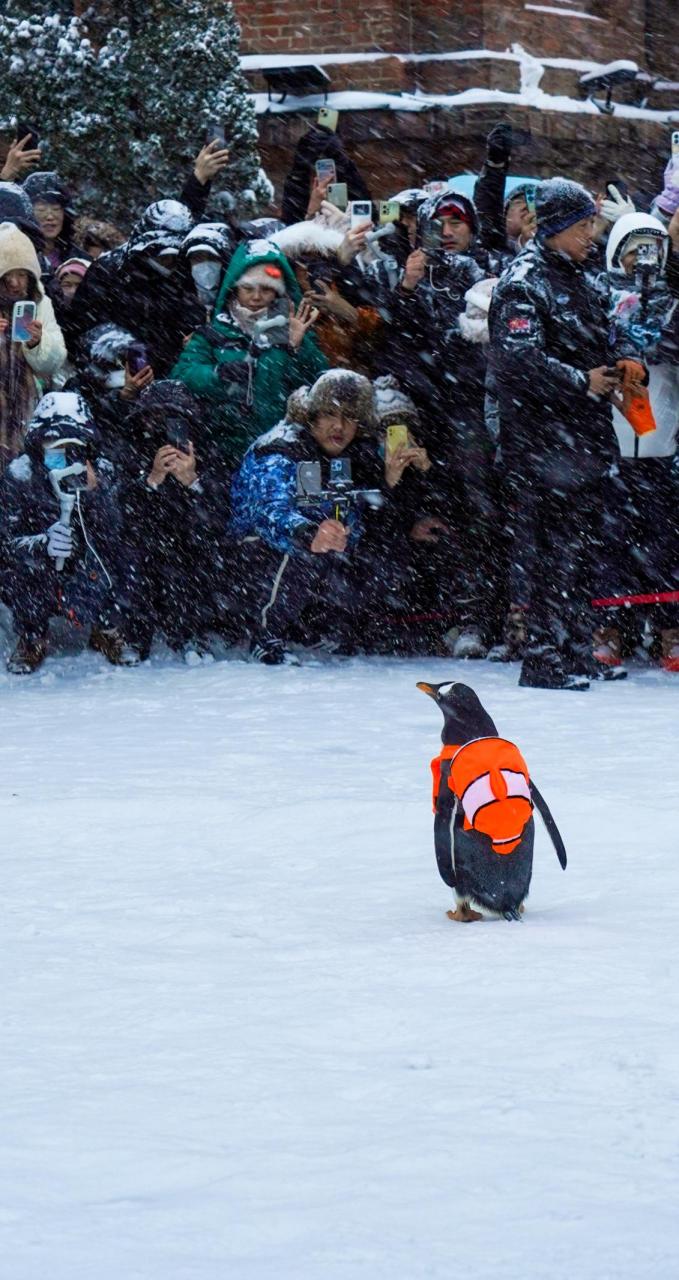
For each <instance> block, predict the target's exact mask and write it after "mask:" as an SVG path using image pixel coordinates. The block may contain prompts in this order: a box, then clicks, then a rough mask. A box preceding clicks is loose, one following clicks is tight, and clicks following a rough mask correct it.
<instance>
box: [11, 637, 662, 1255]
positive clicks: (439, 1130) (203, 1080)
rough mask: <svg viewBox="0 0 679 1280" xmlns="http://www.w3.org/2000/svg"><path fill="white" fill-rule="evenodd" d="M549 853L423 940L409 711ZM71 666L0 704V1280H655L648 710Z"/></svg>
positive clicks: (423, 817)
mask: <svg viewBox="0 0 679 1280" xmlns="http://www.w3.org/2000/svg"><path fill="white" fill-rule="evenodd" d="M451 676H452V677H457V678H459V679H463V680H466V681H468V682H469V683H472V684H473V685H474V686H475V687H476V689H477V690H478V692H479V693H480V694H481V696H482V698H483V699H484V701H485V702H486V704H487V706H488V708H489V710H490V711H491V712H492V714H493V716H494V717H495V718H496V720H497V722H498V726H499V727H500V729H501V731H502V732H503V733H504V734H506V735H507V736H509V737H511V738H514V739H515V740H516V741H518V743H519V744H520V746H521V747H522V749H523V751H524V753H525V755H526V758H527V760H528V763H529V766H530V768H531V771H532V773H533V774H534V776H535V778H536V781H537V782H538V784H539V786H540V787H541V789H542V791H543V793H544V794H545V796H546V798H547V799H548V801H549V803H550V805H551V807H552V810H553V812H554V815H555V817H556V818H557V821H558V822H559V823H560V826H561V829H562V832H563V835H564V837H565V840H566V844H567V847H568V851H569V856H570V865H569V868H568V870H567V872H566V873H565V874H564V873H563V872H562V871H561V869H560V867H559V865H558V862H557V859H556V857H555V855H554V852H553V850H552V848H551V846H550V844H549V843H548V840H547V837H546V835H545V833H544V830H543V829H540V831H539V834H538V841H537V856H536V866H535V873H534V880H533V892H532V895H531V900H530V904H529V911H528V913H527V915H526V918H525V921H524V923H522V924H513V925H512V924H505V923H504V922H502V923H495V922H494V923H483V924H475V925H471V926H463V925H455V924H451V923H450V922H449V921H448V920H447V919H446V917H445V910H446V908H447V907H448V906H449V895H448V891H447V890H446V889H445V887H444V886H443V884H442V883H441V882H440V880H439V879H438V875H437V873H436V869H435V863H434V855H433V848H432V837H431V813H430V775H429V760H430V758H431V756H433V755H434V754H435V753H436V752H437V750H438V739H439V732H440V724H439V716H438V711H437V709H436V707H435V706H434V705H433V704H432V702H431V701H430V700H429V699H427V698H425V697H424V696H423V695H422V694H421V693H419V692H418V691H417V690H416V689H415V682H416V680H418V679H430V680H433V681H436V680H444V679H447V678H450V677H451ZM516 677H517V670H516V668H515V667H512V668H510V669H506V668H498V667H492V666H490V665H488V664H486V663H467V664H463V663H459V662H458V663H454V662H443V661H432V660H422V661H396V660H393V661H392V660H386V659H385V660H373V661H368V660H358V659H356V660H351V661H335V662H328V663H326V664H325V665H318V666H313V667H306V668H302V669H284V670H266V669H262V668H258V667H254V666H251V665H248V664H245V663H243V662H238V661H225V662H219V663H213V664H201V665H199V666H196V667H194V668H186V667H182V666H180V665H179V664H177V663H170V662H162V661H158V662H156V664H155V665H154V664H151V665H150V666H149V667H148V668H147V669H144V670H139V671H131V672H130V671H116V670H113V669H111V668H108V667H106V665H105V664H104V663H103V661H102V660H99V659H98V658H95V657H94V656H93V655H83V656H82V657H80V658H73V657H65V658H57V659H50V661H49V662H48V664H47V666H46V667H45V668H44V669H43V672H42V673H40V674H38V675H36V676H35V677H32V678H30V679H25V680H21V679H14V680H10V679H9V678H6V677H4V676H2V677H0V699H1V700H2V706H3V710H4V716H3V726H4V728H3V735H2V743H1V746H0V751H1V759H2V768H1V776H2V783H3V785H2V792H1V793H0V794H1V797H2V801H1V802H2V810H3V819H4V821H3V845H4V848H3V876H2V879H3V888H2V898H1V901H2V922H1V926H0V971H1V973H2V996H1V1014H0V1025H1V1028H2V1038H1V1043H0V1107H1V1110H2V1115H1V1117H0V1259H1V1261H0V1275H1V1276H2V1277H3V1280H5V1278H6V1280H227V1277H228V1280H420V1278H422V1280H424V1278H425V1277H426V1278H427V1280H444V1278H445V1280H450V1277H460V1278H461V1280H490V1278H492V1280H500V1278H501V1280H543V1278H544V1280H651V1278H653V1280H671V1277H673V1276H675V1275H676V1274H677V1256H678V1254H679V1213H678V1212H677V1204H678V1197H677V1190H678V1185H679V1145H678V1141H677V1139H678V1138H679V1119H678V1114H679V1112H678V1104H679V1036H678V1027H677V1008H678V1000H677V972H678V966H677V961H678V959H679V942H678V939H679V930H678V928H677V905H676V903H677V886H678V863H677V855H678V853H679V848H678V845H679V837H678V835H677V826H678V823H677V814H678V812H679V771H678V769H677V757H678V749H679V733H678V731H677V725H678V719H679V717H678V716H677V707H678V706H679V677H670V676H663V675H661V674H660V673H657V672H652V671H650V670H649V671H643V672H642V671H639V672H636V673H635V674H634V676H633V677H632V678H631V679H629V680H628V681H627V682H626V683H625V684H622V685H620V684H619V685H615V686H596V687H593V688H592V689H591V690H590V691H589V692H588V693H585V694H572V693H547V692H532V691H530V692H528V691H523V690H519V689H518V688H517V687H516Z"/></svg>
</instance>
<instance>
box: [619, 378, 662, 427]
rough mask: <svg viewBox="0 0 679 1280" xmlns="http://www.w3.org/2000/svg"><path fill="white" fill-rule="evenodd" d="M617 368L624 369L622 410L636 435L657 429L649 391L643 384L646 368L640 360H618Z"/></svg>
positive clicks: (620, 406) (620, 407)
mask: <svg viewBox="0 0 679 1280" xmlns="http://www.w3.org/2000/svg"><path fill="white" fill-rule="evenodd" d="M617 368H618V369H621V370H622V401H621V403H620V405H619V409H620V412H621V413H622V414H624V416H625V417H626V418H627V421H628V422H629V424H630V426H631V428H632V430H633V431H634V432H635V434H636V435H638V436H647V435H650V433H651V431H655V429H656V423H655V417H654V416H653V410H652V408H651V401H650V397H649V394H648V391H647V389H646V387H643V386H642V385H641V384H642V382H643V381H644V379H645V378H646V370H645V369H644V366H643V365H642V364H639V362H638V360H618V363H617Z"/></svg>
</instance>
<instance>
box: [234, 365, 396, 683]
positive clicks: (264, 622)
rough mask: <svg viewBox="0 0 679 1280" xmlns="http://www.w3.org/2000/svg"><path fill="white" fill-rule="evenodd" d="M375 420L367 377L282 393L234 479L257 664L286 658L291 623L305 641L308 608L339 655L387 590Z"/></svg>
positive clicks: (386, 529)
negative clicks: (283, 401)
mask: <svg viewBox="0 0 679 1280" xmlns="http://www.w3.org/2000/svg"><path fill="white" fill-rule="evenodd" d="M374 425H375V420H374V401H373V390H372V386H371V384H370V382H369V381H368V379H367V378H364V377H362V376H361V375H360V374H356V373H353V372H351V371H349V370H344V369H331V370H328V372H327V373H324V374H322V375H321V377H320V378H319V379H318V380H317V382H316V383H315V384H314V386H313V387H311V388H308V387H304V388H301V389H300V390H299V391H297V392H295V394H294V395H293V396H291V397H290V401H289V403H288V413H287V417H286V418H285V420H284V421H282V422H280V423H279V424H278V425H277V426H276V427H274V428H273V430H272V431H269V432H267V433H266V434H265V435H263V436H260V438H259V439H258V440H256V441H255V443H254V444H253V445H252V446H251V448H250V449H249V450H248V452H247V453H246V455H245V458H244V459H243V463H242V466H241V467H240V470H239V471H238V473H237V474H236V476H235V477H234V482H233V487H232V532H233V534H234V536H235V537H236V538H237V539H239V546H238V549H237V561H238V567H237V569H236V571H235V572H234V580H235V581H237V582H239V583H240V586H241V596H240V605H239V606H238V607H239V610H240V613H241V616H244V617H245V618H246V620H247V621H248V623H249V624H250V629H251V652H252V654H253V657H254V658H256V659H257V661H259V662H263V663H264V664H265V665H270V666H274V665H276V666H277V665H279V664H280V663H282V662H285V661H288V660H289V658H290V655H289V654H288V653H287V652H286V650H285V641H286V640H287V639H289V638H290V635H291V631H292V628H293V624H294V625H295V626H297V627H298V628H301V634H302V636H303V638H304V639H305V641H306V640H308V639H309V636H310V634H311V633H310V631H309V630H308V628H307V626H306V622H305V620H304V619H303V618H302V615H303V614H304V612H305V610H309V609H310V607H312V606H314V607H316V609H318V608H320V609H321V610H322V619H323V622H324V623H327V626H328V628H329V630H327V631H325V632H324V636H325V638H326V639H327V640H330V641H332V642H333V643H334V644H335V646H336V647H338V648H346V647H350V646H351V645H352V644H353V641H354V638H355V637H356V636H358V635H360V634H361V622H360V618H361V616H363V617H364V618H365V617H367V616H368V615H369V614H371V613H373V612H374V611H376V610H377V609H379V608H380V607H383V602H384V600H385V597H387V595H388V594H389V592H390V589H391V587H392V582H391V577H392V572H393V565H392V557H391V554H390V544H391V534H392V532H393V530H392V524H391V517H392V511H391V502H390V498H389V490H388V488H387V486H386V483H385V479H384V469H383V464H382V462H381V460H380V459H379V457H378V455H377V451H376V448H375V443H374V441H373V439H372V438H371V435H372V432H373V428H374Z"/></svg>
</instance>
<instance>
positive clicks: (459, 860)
mask: <svg viewBox="0 0 679 1280" xmlns="http://www.w3.org/2000/svg"><path fill="white" fill-rule="evenodd" d="M417 688H418V689H421V690H422V692H423V693H426V694H428V696H429V697H430V698H433V699H434V701H435V702H436V703H438V705H439V707H440V709H441V711H442V713H443V731H442V733H441V741H442V743H443V748H442V750H441V752H440V754H439V755H438V756H436V757H435V759H434V760H432V762H431V768H432V774H433V778H434V849H435V852H436V862H437V865H438V870H439V875H440V876H441V879H442V880H443V881H444V883H445V884H447V885H448V887H449V888H450V889H452V890H453V891H454V893H455V897H456V899H457V905H456V908H455V910H454V911H448V912H447V913H446V914H447V915H448V918H449V919H450V920H457V921H460V922H462V923H470V922H471V921H473V920H483V919H485V918H487V917H491V918H493V917H495V918H500V919H502V918H504V919H505V920H520V919H521V915H522V914H523V911H524V905H525V901H526V898H527V897H528V892H529V889H530V882H531V876H532V873H533V843H534V838H535V823H534V820H533V809H534V808H537V809H538V811H539V813H540V814H541V816H542V818H543V821H544V823H545V826H546V827H547V830H548V832H549V835H550V838H551V840H552V843H553V844H554V848H555V850H556V854H557V857H558V859H559V862H560V863H561V866H562V867H563V868H564V870H565V868H566V863H567V858H566V850H565V848H564V843H563V840H562V839H561V835H560V833H559V831H558V828H557V826H556V823H555V822H554V819H553V817H552V815H551V813H550V811H549V809H548V807H547V805H546V803H545V801H544V799H543V798H542V796H541V794H540V792H539V791H538V789H537V787H536V785H535V783H534V782H533V781H532V779H531V778H530V776H529V774H528V768H527V766H526V762H525V760H524V759H523V756H522V755H521V752H520V751H519V749H518V747H516V746H515V745H514V743H513V742H509V741H508V740H507V739H505V738H501V737H500V735H499V733H498V731H497V728H496V726H495V722H494V721H493V720H492V719H491V717H490V716H489V714H488V712H487V711H486V710H485V708H484V707H483V705H482V703H481V701H480V699H479V698H478V696H477V694H476V693H475V692H474V690H473V689H471V688H470V687H469V685H466V684H460V683H458V682H457V681H451V680H446V681H445V682H444V683H443V684H427V683H425V682H424V681H420V682H419V683H418V685H417ZM451 830H452V841H451Z"/></svg>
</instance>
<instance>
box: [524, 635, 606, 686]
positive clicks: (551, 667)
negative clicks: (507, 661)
mask: <svg viewBox="0 0 679 1280" xmlns="http://www.w3.org/2000/svg"><path fill="white" fill-rule="evenodd" d="M519 684H520V685H521V686H522V687H523V688H526V689H589V681H588V680H585V679H581V678H580V677H578V676H576V675H573V674H572V673H571V672H570V671H569V670H568V668H567V667H566V665H565V663H564V660H563V657H562V655H561V654H560V653H559V650H558V649H555V648H554V646H553V645H548V644H545V645H530V646H529V647H528V649H527V650H526V653H525V657H524V659H523V662H522V664H521V674H520V676H519Z"/></svg>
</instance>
